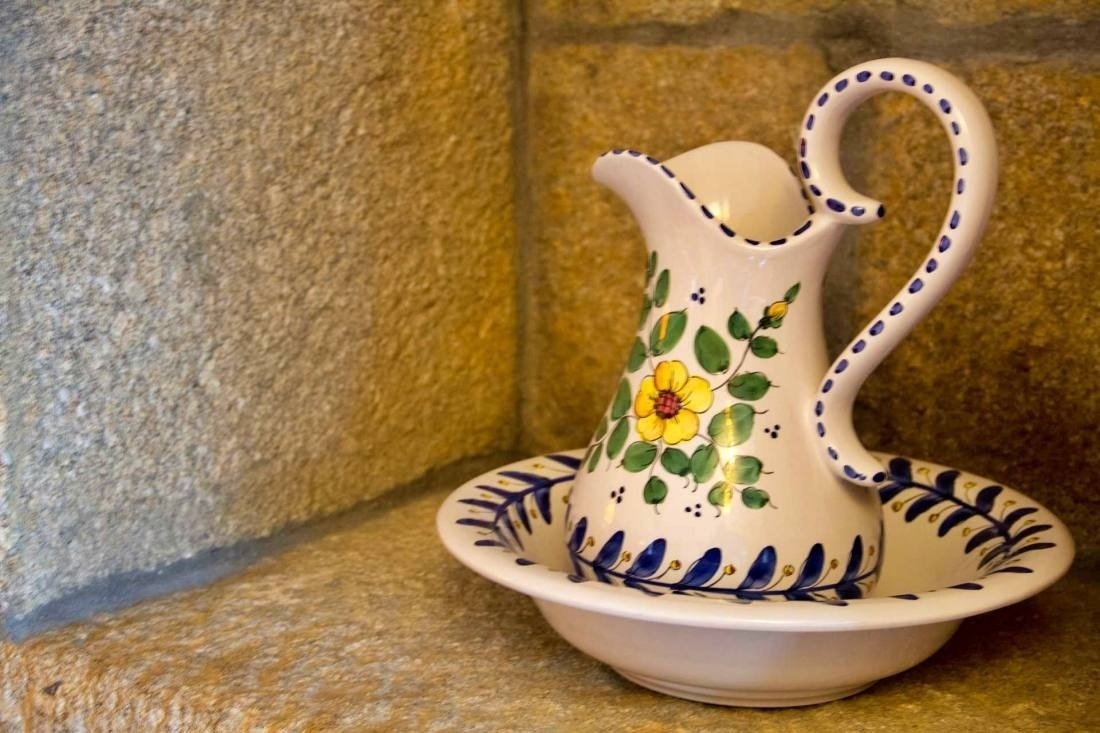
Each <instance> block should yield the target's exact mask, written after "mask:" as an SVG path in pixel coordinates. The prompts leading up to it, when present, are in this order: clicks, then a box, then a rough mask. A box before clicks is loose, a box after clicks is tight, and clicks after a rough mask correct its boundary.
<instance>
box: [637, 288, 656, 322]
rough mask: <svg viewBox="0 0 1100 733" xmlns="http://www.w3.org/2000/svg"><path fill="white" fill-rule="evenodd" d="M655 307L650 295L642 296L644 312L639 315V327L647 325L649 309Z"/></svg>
mask: <svg viewBox="0 0 1100 733" xmlns="http://www.w3.org/2000/svg"><path fill="white" fill-rule="evenodd" d="M652 308H653V301H652V300H650V299H649V296H648V295H643V296H642V312H641V314H640V315H639V316H638V328H643V327H645V322H646V321H647V320H648V319H649V311H650V310H651V309H652Z"/></svg>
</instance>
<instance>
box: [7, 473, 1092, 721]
mask: <svg viewBox="0 0 1100 733" xmlns="http://www.w3.org/2000/svg"><path fill="white" fill-rule="evenodd" d="M480 470H484V467H482V468H481V469H480ZM465 477H466V475H465V474H464V475H462V476H459V475H456V474H452V475H450V476H448V475H446V474H441V475H440V476H439V477H438V479H439V480H438V481H437V482H436V483H435V485H434V487H433V486H429V487H422V488H427V489H434V490H429V491H428V493H420V494H417V493H416V492H415V491H410V492H406V493H404V494H403V495H402V496H403V497H404V498H400V497H399V498H398V502H399V503H396V504H394V505H392V506H391V507H390V508H389V509H388V510H387V511H378V510H377V507H375V508H374V510H372V511H368V512H365V513H356V514H353V515H351V516H350V517H347V518H344V519H341V520H338V521H337V522H336V523H335V526H334V527H333V526H330V528H329V530H328V531H327V532H325V531H323V529H324V528H323V527H322V528H319V529H320V530H321V531H319V530H318V529H315V530H310V531H309V532H307V533H306V535H305V536H304V537H300V538H299V540H300V541H297V542H296V543H292V545H291V546H290V547H288V548H286V549H285V550H284V551H282V552H281V553H279V554H277V555H272V556H270V557H268V558H267V559H265V560H262V561H260V562H259V563H257V564H256V565H254V566H253V567H251V568H250V569H248V570H246V571H244V572H242V573H240V574H239V575H237V576H235V577H232V578H227V579H225V580H223V581H221V582H218V583H216V584H214V585H212V586H209V587H207V588H202V589H198V590H194V591H190V592H187V593H181V594H178V595H175V596H171V597H167V598H163V599H159V600H156V601H150V602H146V603H144V604H142V605H140V606H137V607H134V608H131V609H129V610H127V611H124V612H122V613H120V614H117V615H114V616H99V617H96V618H93V619H90V620H89V621H86V622H84V623H81V624H78V625H75V626H71V627H68V628H66V629H61V630H57V631H53V632H50V633H47V634H44V635H42V636H39V637H37V638H34V639H32V640H29V641H27V642H25V643H23V644H20V645H14V644H10V643H2V642H0V727H3V726H10V727H11V728H12V729H14V730H24V731H31V732H33V733H37V732H38V731H49V732H50V733H55V732H58V731H85V730H90V731H129V730H143V731H144V730H165V731H239V730H272V731H454V730H462V731H501V730H523V731H573V730H587V729H590V728H591V727H592V726H593V725H594V724H598V727H599V729H600V730H602V731H654V732H657V731H670V730H677V731H679V730H693V731H694V730H754V731H764V732H765V733H771V732H773V731H775V732H778V731H803V730H812V731H818V732H820V733H830V732H832V731H837V732H842V731H843V732H845V733H847V732H849V731H898V730H905V731H929V732H931V733H934V732H937V731H944V730H992V729H996V730H1003V731H1021V732H1022V731H1034V730H1056V731H1078V730H1089V729H1091V728H1092V727H1094V726H1093V723H1094V721H1095V716H1096V707H1097V697H1096V690H1095V684H1094V683H1095V675H1096V670H1097V669H1098V665H1100V650H1098V647H1097V645H1095V644H1089V643H1087V634H1088V629H1089V628H1091V627H1092V626H1094V625H1095V623H1096V608H1097V602H1098V600H1100V593H1098V586H1097V583H1096V577H1097V576H1096V572H1097V559H1098V558H1097V556H1096V555H1095V554H1093V555H1091V556H1088V557H1083V558H1080V559H1079V561H1078V567H1077V568H1076V569H1075V570H1074V571H1072V572H1071V574H1070V575H1069V576H1068V577H1067V578H1066V579H1064V580H1063V581H1061V582H1060V583H1059V584H1058V585H1056V586H1055V587H1053V588H1052V589H1050V590H1048V591H1046V592H1044V593H1042V594H1041V595H1039V596H1037V597H1035V598H1033V599H1031V600H1029V601H1026V602H1024V603H1021V604H1018V605H1015V606H1012V607H1010V608H1006V609H1002V610H999V611H995V612H993V613H990V614H986V615H984V616H980V617H977V618H975V619H972V620H969V621H967V622H965V623H964V624H963V625H962V627H961V628H960V630H959V631H958V633H957V634H956V636H955V637H954V638H953V639H952V640H951V641H950V642H948V644H947V645H946V646H945V647H944V648H943V649H942V650H941V651H940V652H938V653H937V654H936V655H935V656H933V657H932V658H931V659H930V660H928V661H926V662H925V663H923V664H921V665H919V666H917V667H915V668H914V669H912V670H909V671H908V672H905V673H903V674H900V675H897V676H895V677H892V678H889V679H886V680H883V681H881V682H879V683H878V684H876V685H875V686H873V687H872V688H870V689H869V690H868V691H866V692H864V693H862V694H860V695H857V696H855V697H852V698H849V699H846V700H840V701H837V702H833V703H829V704H826V705H815V706H810V707H805V708H791V709H780V710H753V709H745V708H741V709H738V708H724V707H719V706H715V705H703V704H700V703H693V702H688V701H685V700H679V699H676V698H672V697H666V696H664V695H660V694H657V693H655V692H651V691H649V690H645V689H643V688H641V687H637V686H635V685H633V684H632V683H630V682H627V681H626V680H624V679H622V678H620V677H619V676H618V675H616V674H615V673H614V672H612V671H611V670H610V669H609V668H607V667H605V666H603V665H602V664H600V663H598V662H596V661H595V660H593V659H590V658H588V657H586V656H584V655H583V654H581V653H580V652H578V651H576V650H574V649H573V648H572V647H570V646H568V645H567V644H566V643H565V642H564V641H562V640H561V639H560V638H558V637H557V635H556V634H555V633H554V632H553V631H552V630H551V629H550V628H549V626H547V624H546V623H545V622H544V621H543V620H542V618H541V617H540V616H539V614H538V612H537V611H536V609H535V607H534V605H533V604H532V603H531V602H530V601H529V600H528V599H526V598H524V597H523V596H521V595H519V594H517V593H514V592H512V591H509V590H506V589H504V588H501V587H499V586H495V585H493V584H491V583H489V582H488V581H486V580H483V579H481V578H480V577H478V576H476V575H475V574H474V573H472V572H471V571H469V570H467V569H465V568H463V567H462V566H460V565H459V564H458V563H457V562H455V561H454V560H453V559H452V558H450V557H449V556H448V555H447V554H446V552H445V551H444V549H443V548H442V546H441V545H440V544H439V542H438V540H437V539H436V537H435V530H434V521H433V518H434V513H435V511H436V509H437V508H438V506H439V503H440V502H441V501H442V498H443V496H444V493H443V492H444V491H447V490H449V489H450V488H452V487H453V486H455V485H457V484H458V483H460V482H461V481H462V480H463V479H464V478H465ZM1083 641H1084V642H1086V643H1082V642H1083ZM744 663H745V664H751V663H752V660H744Z"/></svg>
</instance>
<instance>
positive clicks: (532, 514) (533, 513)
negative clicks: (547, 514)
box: [531, 509, 538, 519]
mask: <svg viewBox="0 0 1100 733" xmlns="http://www.w3.org/2000/svg"><path fill="white" fill-rule="evenodd" d="M537 516H538V514H536V512H535V510H534V509H532V510H531V518H532V519H534V518H536V517H537Z"/></svg>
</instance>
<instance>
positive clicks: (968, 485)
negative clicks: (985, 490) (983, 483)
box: [963, 481, 978, 489]
mask: <svg viewBox="0 0 1100 733" xmlns="http://www.w3.org/2000/svg"><path fill="white" fill-rule="evenodd" d="M977 485H978V484H976V483H975V482H973V481H967V482H966V483H965V484H963V488H964V489H972V488H974V487H975V486H977Z"/></svg>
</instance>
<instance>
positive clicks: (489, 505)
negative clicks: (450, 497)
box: [459, 499, 500, 511]
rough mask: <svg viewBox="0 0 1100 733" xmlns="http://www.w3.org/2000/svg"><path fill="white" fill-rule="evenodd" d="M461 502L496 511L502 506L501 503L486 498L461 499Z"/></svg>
mask: <svg viewBox="0 0 1100 733" xmlns="http://www.w3.org/2000/svg"><path fill="white" fill-rule="evenodd" d="M459 502H461V503H463V504H469V505H470V506H476V507H480V508H482V509H490V510H492V511H496V510H497V509H498V508H500V504H498V503H497V502H495V501H487V500H485V499H459Z"/></svg>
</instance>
